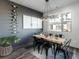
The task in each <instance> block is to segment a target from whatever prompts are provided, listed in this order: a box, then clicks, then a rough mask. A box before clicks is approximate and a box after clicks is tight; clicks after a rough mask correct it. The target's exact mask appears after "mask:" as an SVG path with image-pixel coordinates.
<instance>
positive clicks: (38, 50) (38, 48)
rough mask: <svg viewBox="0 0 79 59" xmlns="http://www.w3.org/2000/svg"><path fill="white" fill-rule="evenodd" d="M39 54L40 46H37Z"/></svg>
mask: <svg viewBox="0 0 79 59" xmlns="http://www.w3.org/2000/svg"><path fill="white" fill-rule="evenodd" d="M39 52H40V46H39V45H38V53H39Z"/></svg>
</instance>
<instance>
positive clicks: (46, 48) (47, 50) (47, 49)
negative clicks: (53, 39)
mask: <svg viewBox="0 0 79 59" xmlns="http://www.w3.org/2000/svg"><path fill="white" fill-rule="evenodd" d="M45 50H46V59H48V48H46V49H45Z"/></svg>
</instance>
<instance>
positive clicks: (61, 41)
mask: <svg viewBox="0 0 79 59" xmlns="http://www.w3.org/2000/svg"><path fill="white" fill-rule="evenodd" d="M33 36H34V37H37V38H40V39H41V38H43V39H44V40H46V41H49V42H52V43H58V44H64V42H65V38H59V37H55V36H47V37H46V36H45V35H33Z"/></svg>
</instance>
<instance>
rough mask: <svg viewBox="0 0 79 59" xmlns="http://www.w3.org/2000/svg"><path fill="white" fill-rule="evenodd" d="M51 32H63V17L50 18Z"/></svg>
mask: <svg viewBox="0 0 79 59" xmlns="http://www.w3.org/2000/svg"><path fill="white" fill-rule="evenodd" d="M49 29H50V31H61V17H60V15H53V16H52V17H51V18H49Z"/></svg>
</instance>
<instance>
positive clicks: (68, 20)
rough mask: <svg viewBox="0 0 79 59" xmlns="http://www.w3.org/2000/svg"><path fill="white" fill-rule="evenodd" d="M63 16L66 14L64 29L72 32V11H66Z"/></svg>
mask: <svg viewBox="0 0 79 59" xmlns="http://www.w3.org/2000/svg"><path fill="white" fill-rule="evenodd" d="M63 16H65V18H64V17H63V31H64V32H70V31H71V25H72V24H71V23H72V20H71V13H69V12H68V13H66V14H64V15H63Z"/></svg>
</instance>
